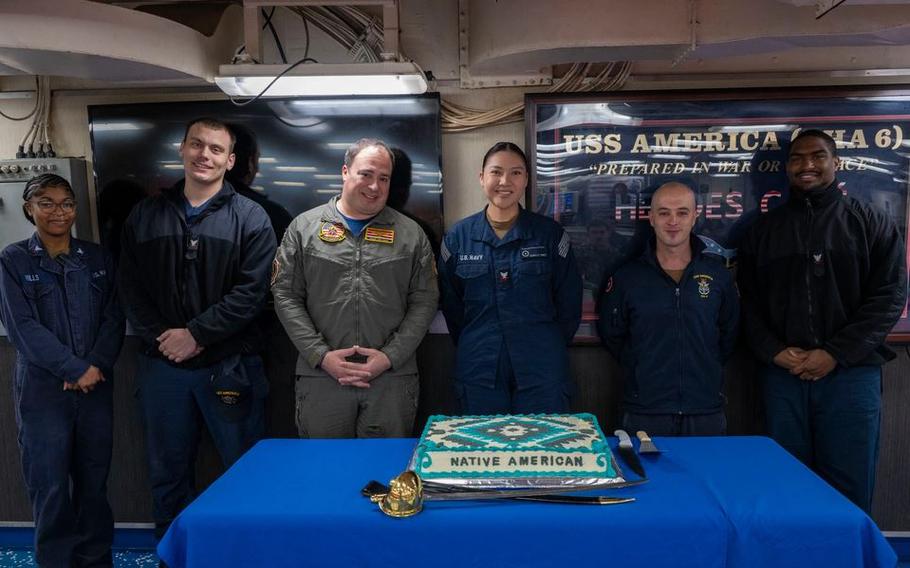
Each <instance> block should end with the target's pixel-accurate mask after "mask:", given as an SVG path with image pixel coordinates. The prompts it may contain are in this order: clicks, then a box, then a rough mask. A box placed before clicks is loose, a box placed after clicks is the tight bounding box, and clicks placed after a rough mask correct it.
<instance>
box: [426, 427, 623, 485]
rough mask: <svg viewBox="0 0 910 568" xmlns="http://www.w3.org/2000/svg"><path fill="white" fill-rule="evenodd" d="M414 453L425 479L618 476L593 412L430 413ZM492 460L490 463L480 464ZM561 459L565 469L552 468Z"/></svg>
mask: <svg viewBox="0 0 910 568" xmlns="http://www.w3.org/2000/svg"><path fill="white" fill-rule="evenodd" d="M458 456H470V457H465V458H459V457H458ZM414 457H415V459H414V468H415V471H416V472H417V473H418V475H421V476H422V477H425V478H428V479H430V478H440V477H460V478H521V477H529V478H540V477H597V478H615V477H617V471H616V470H615V469H614V467H613V459H612V455H611V453H610V447H609V445H608V444H607V442H606V438H605V437H604V434H603V432H602V431H601V429H600V426H599V425H598V423H597V418H596V417H595V416H594V415H592V414H531V415H490V416H440V415H437V416H431V417H430V418H429V420H428V421H427V425H426V427H425V428H424V431H423V435H422V436H421V438H420V442H419V444H418V446H417V449H416V452H415V456H414ZM492 460H496V462H495V466H496V467H495V468H493V467H491V468H490V469H489V470H487V469H483V468H482V467H480V465H490V464H493V463H494V462H493V461H492ZM465 464H466V465H469V466H472V467H460V466H461V465H465ZM512 464H514V465H515V467H511V468H510V467H507V466H508V465H512ZM554 464H555V465H554ZM563 464H569V465H566V466H565V468H564V469H565V470H564V471H562V470H560V468H559V467H556V465H559V466H560V467H561V466H562V465H563ZM475 466H476V467H475ZM522 466H523V467H522ZM532 466H533V467H532ZM537 466H542V467H537ZM554 469H555V470H556V471H553V470H554Z"/></svg>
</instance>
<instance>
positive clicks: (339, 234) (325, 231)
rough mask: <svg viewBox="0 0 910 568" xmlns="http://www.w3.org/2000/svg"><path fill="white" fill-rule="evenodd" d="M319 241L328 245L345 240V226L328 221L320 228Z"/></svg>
mask: <svg viewBox="0 0 910 568" xmlns="http://www.w3.org/2000/svg"><path fill="white" fill-rule="evenodd" d="M319 239H320V240H323V241H325V242H327V243H337V242H341V241H343V240H344V225H342V224H341V223H331V222H328V221H326V222H325V223H323V224H322V227H320V228H319Z"/></svg>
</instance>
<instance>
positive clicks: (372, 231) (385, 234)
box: [363, 227, 395, 245]
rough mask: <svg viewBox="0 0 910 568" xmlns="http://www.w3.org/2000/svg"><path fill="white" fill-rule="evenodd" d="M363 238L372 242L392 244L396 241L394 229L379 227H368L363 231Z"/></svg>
mask: <svg viewBox="0 0 910 568" xmlns="http://www.w3.org/2000/svg"><path fill="white" fill-rule="evenodd" d="M363 240H365V241H369V242H371V243H382V244H384V245H390V244H392V243H394V242H395V230H394V229H380V228H378V227H367V228H366V231H365V232H364V233H363Z"/></svg>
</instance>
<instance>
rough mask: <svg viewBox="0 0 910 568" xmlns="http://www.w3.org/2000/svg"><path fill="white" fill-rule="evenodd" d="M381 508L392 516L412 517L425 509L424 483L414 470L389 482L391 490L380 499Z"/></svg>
mask: <svg viewBox="0 0 910 568" xmlns="http://www.w3.org/2000/svg"><path fill="white" fill-rule="evenodd" d="M379 509H380V510H381V511H382V512H383V513H385V514H386V515H388V516H390V517H398V518H401V517H411V516H413V515H416V514H417V513H419V512H420V511H421V510H422V509H423V483H421V481H420V478H419V477H418V476H417V474H416V473H414V472H413V471H406V472H404V473H402V474H401V475H399V476H398V477H396V478H395V479H393V480H392V481H390V482H389V492H388V493H387V494H386V495H385V496H384V497H383V498H382V500H381V501H379Z"/></svg>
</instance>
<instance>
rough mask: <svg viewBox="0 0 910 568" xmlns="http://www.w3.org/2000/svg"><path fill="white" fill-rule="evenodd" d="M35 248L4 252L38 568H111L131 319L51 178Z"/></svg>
mask: <svg viewBox="0 0 910 568" xmlns="http://www.w3.org/2000/svg"><path fill="white" fill-rule="evenodd" d="M22 197H23V200H24V203H23V206H22V208H23V212H24V213H25V216H26V217H27V218H28V219H29V221H31V222H32V223H33V224H34V225H35V229H36V230H35V233H34V234H33V235H32V236H31V238H29V239H27V240H24V241H20V242H17V243H13V244H11V245H9V246H8V247H6V248H5V249H4V250H3V252H2V253H0V265H2V271H0V320H2V322H3V325H4V327H5V328H6V332H7V334H8V336H9V340H10V342H11V343H12V344H13V346H14V347H15V348H16V369H15V374H14V383H13V390H14V397H15V405H16V423H17V426H18V429H19V448H20V451H21V456H22V470H23V474H24V477H25V484H26V487H27V489H28V495H29V499H30V500H31V503H32V509H33V512H34V517H35V554H36V559H37V561H38V564H39V565H40V566H60V567H70V566H111V540H112V538H113V532H114V524H113V517H112V514H111V508H110V505H109V504H108V501H107V477H108V472H109V470H110V463H111V446H112V420H111V419H112V408H113V403H112V396H111V395H112V390H111V371H112V369H113V367H114V361H115V360H116V358H117V353H118V352H119V351H120V346H121V343H122V342H123V331H124V323H123V322H124V319H123V316H122V314H121V312H120V309H119V306H118V304H117V302H116V298H115V295H114V275H113V268H112V264H111V259H110V257H109V256H108V255H107V253H106V252H104V251H103V250H102V248H101V247H100V246H98V245H96V244H94V243H90V242H86V241H82V240H78V239H75V238H73V237H71V236H70V230H71V229H72V226H73V222H74V221H75V220H76V200H75V196H74V194H73V189H72V187H70V184H69V182H67V181H66V180H65V179H64V178H62V177H60V176H57V175H53V174H44V175H40V176H38V177H35V178H33V179H31V180H30V181H29V182H28V184H27V185H26V188H25V191H24V193H23V196H22Z"/></svg>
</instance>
